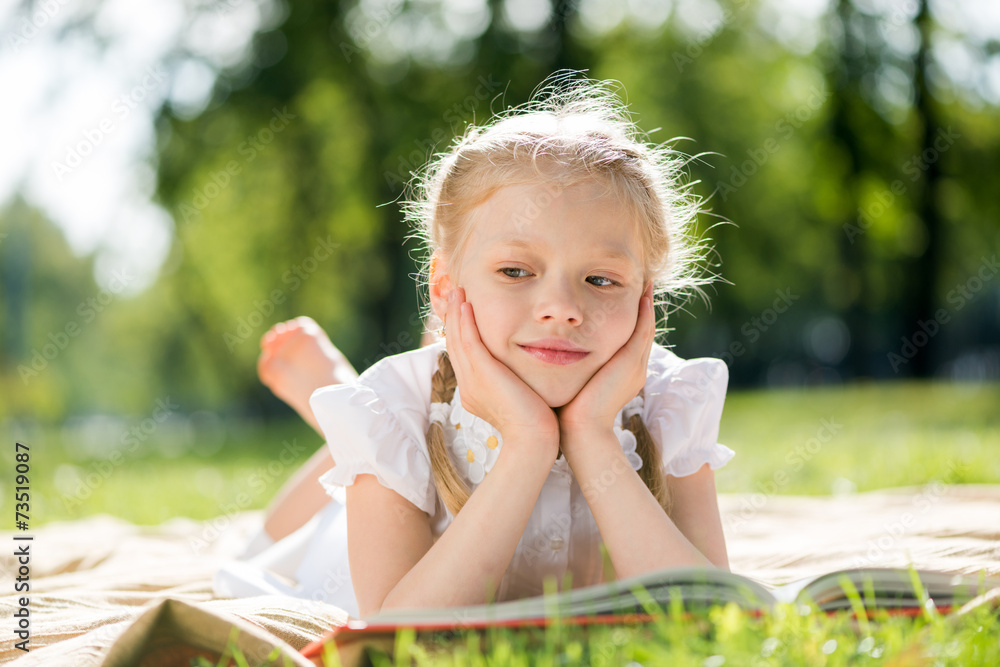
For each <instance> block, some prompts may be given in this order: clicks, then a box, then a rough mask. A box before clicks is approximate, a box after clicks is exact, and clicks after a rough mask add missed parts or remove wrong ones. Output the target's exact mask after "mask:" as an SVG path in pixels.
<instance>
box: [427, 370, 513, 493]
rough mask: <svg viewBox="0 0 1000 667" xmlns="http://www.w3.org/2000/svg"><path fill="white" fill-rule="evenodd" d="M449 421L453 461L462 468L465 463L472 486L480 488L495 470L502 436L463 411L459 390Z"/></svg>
mask: <svg viewBox="0 0 1000 667" xmlns="http://www.w3.org/2000/svg"><path fill="white" fill-rule="evenodd" d="M432 410H433V408H432ZM448 421H449V422H450V424H451V428H450V429H449V430H451V431H452V435H451V437H452V440H451V448H452V452H453V453H454V456H453V457H452V458H453V460H455V461H457V462H458V464H459V466H460V468H461V467H462V465H463V463H464V468H465V474H466V477H468V478H469V481H470V482H472V483H473V484H479V483H480V482H482V481H483V480H484V479H486V473H488V472H489V471H490V470H492V469H493V465H494V464H495V463H496V462H497V458H498V457H499V456H500V449H501V447H502V446H503V439H502V438H501V437H500V432H499V431H497V430H496V429H495V428H493V425H492V424H490V423H489V422H488V421H486V420H485V419H480V418H479V417H477V416H476V415H474V414H472V413H471V412H469V411H467V410H466V409H465V408H463V407H462V399H461V397H460V396H459V394H458V388H457V387H456V388H455V396H454V397H453V398H452V405H451V418H450V419H449V420H448Z"/></svg>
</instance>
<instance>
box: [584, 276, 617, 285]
mask: <svg viewBox="0 0 1000 667" xmlns="http://www.w3.org/2000/svg"><path fill="white" fill-rule="evenodd" d="M587 282H589V283H590V284H591V285H594V286H595V287H611V286H613V285H621V283H618V282H616V281H614V280H612V279H611V278H605V277H604V276H587Z"/></svg>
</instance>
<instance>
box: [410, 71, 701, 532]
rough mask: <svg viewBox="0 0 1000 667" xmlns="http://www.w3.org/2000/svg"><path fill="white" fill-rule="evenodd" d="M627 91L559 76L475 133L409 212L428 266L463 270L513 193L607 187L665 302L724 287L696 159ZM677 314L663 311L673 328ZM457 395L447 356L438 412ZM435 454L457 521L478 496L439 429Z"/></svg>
mask: <svg viewBox="0 0 1000 667" xmlns="http://www.w3.org/2000/svg"><path fill="white" fill-rule="evenodd" d="M615 88H616V86H615V84H614V83H613V82H599V81H593V80H590V79H586V78H579V77H578V76H577V73H574V72H559V73H556V74H555V75H553V76H552V77H550V78H549V79H548V80H547V81H546V82H544V83H543V84H542V86H540V87H539V88H538V89H537V90H536V91H535V93H534V94H533V95H532V99H531V100H530V101H529V102H528V103H527V104H525V105H524V106H522V107H518V108H512V109H509V110H508V111H507V112H505V113H501V114H499V115H498V116H497V117H496V118H495V119H494V120H493V121H492V122H491V123H489V124H487V125H484V126H480V127H476V126H470V127H469V128H468V129H467V130H466V132H465V134H464V135H463V136H461V137H459V138H457V139H456V141H455V142H454V144H453V146H452V147H451V149H450V150H448V151H446V152H444V153H440V154H438V155H437V156H435V158H434V159H433V160H431V162H430V163H429V164H428V165H427V167H426V168H425V170H424V171H423V172H422V173H420V174H417V175H416V180H415V182H414V183H413V184H412V185H411V192H410V196H409V198H408V202H406V203H404V205H403V207H404V211H405V213H406V217H407V220H408V221H409V222H410V223H411V225H412V226H413V227H414V228H415V235H416V236H418V237H421V238H422V239H423V240H424V243H425V244H426V248H427V250H428V252H427V259H428V262H429V261H430V258H431V257H432V256H433V255H434V254H435V253H438V254H442V255H444V257H446V258H447V260H448V263H449V265H452V266H457V265H458V264H459V257H460V256H461V253H462V251H463V249H464V246H465V242H466V240H467V239H468V237H469V234H470V231H471V229H472V228H473V226H474V222H475V212H476V208H477V207H478V206H480V205H481V204H483V203H484V202H486V201H487V200H488V199H489V198H490V197H492V196H493V195H494V194H495V193H496V192H497V191H498V190H499V189H500V188H502V187H506V186H510V185H516V184H538V183H542V184H547V185H552V186H554V187H560V188H561V187H569V186H572V185H576V184H578V183H584V182H597V183H600V184H603V185H604V186H605V188H606V190H605V194H607V195H610V196H613V197H616V198H617V199H618V201H619V202H621V203H623V204H624V205H625V206H626V207H627V209H628V210H629V211H631V212H632V214H633V215H632V218H633V219H634V220H635V221H637V222H638V232H639V239H640V242H641V244H642V248H643V251H644V252H643V254H644V256H643V264H644V267H645V273H646V275H645V279H646V280H647V281H649V280H652V281H653V285H654V294H655V296H656V297H657V298H656V301H657V302H658V303H659V304H661V305H667V306H673V307H678V306H679V304H680V303H683V300H684V299H685V298H686V297H687V296H688V295H690V294H691V293H700V286H701V285H703V284H707V283H708V282H710V281H711V280H712V279H713V277H712V276H707V277H706V276H705V275H704V270H703V267H702V266H701V264H702V259H703V256H704V251H705V250H706V246H705V245H703V244H702V243H700V242H698V241H696V240H695V237H694V233H693V228H694V224H695V220H696V217H697V215H698V213H699V211H700V210H701V199H700V198H698V197H697V196H695V195H694V194H693V193H692V192H691V185H692V183H688V182H686V181H685V179H684V178H683V175H684V174H683V171H684V167H685V166H686V164H687V161H688V158H687V157H686V156H684V155H682V154H680V153H678V152H676V151H674V150H673V149H672V148H670V147H668V146H667V145H665V144H662V145H654V144H651V143H649V142H648V140H647V138H646V135H645V134H643V133H641V132H640V130H639V129H638V127H637V126H636V124H635V123H634V121H633V120H632V118H631V115H630V113H629V112H628V110H627V108H626V106H625V105H624V104H623V103H622V102H621V101H620V100H619V99H618V97H617V96H616V90H615ZM425 275H426V273H425ZM668 299H669V301H668ZM669 310H670V308H666V309H663V311H662V312H663V316H664V318H666V314H667V313H668V311H669ZM454 387H455V376H454V372H453V371H452V369H451V364H450V362H448V360H447V355H442V358H441V360H440V362H439V365H438V370H437V372H436V373H435V374H434V378H433V380H432V391H433V395H434V397H433V398H432V399H431V400H432V401H435V402H450V401H451V398H452V395H453V394H454ZM630 422H631V423H629V424H626V425H625V426H626V428H629V429H630V430H632V432H633V433H635V435H636V440H637V443H638V444H637V447H636V452H637V453H638V454H639V456H640V457H641V458H642V461H643V465H642V467H641V468H640V470H639V473H640V476H641V477H642V479H643V481H645V483H646V485H647V486H648V487H649V489H650V491H651V492H652V493H653V495H654V496H655V497H656V499H657V500H658V501H659V503H660V505H661V506H662V507H663V508H664V510H665V511H666V512H667V513H668V514H669V511H670V498H669V493H668V490H667V487H666V480H665V477H664V472H663V467H662V465H661V462H660V456H659V452H658V448H657V446H656V443H655V442H654V441H653V439H652V437H651V436H650V434H649V431H648V430H647V428H646V426H645V424H643V422H642V419H641V417H639V416H635V417H633V418H632V419H631V420H630ZM427 444H428V449H429V451H430V456H431V467H432V470H433V472H434V483H435V485H436V487H437V490H438V493H439V495H440V496H441V498H442V499H443V500H444V502H445V505H446V506H447V507H448V509H449V510H450V511H451V512H452V514H454V515H457V514H458V511H459V510H461V508H462V506H463V505H464V504H465V501H466V500H467V499H468V497H469V493H470V492H469V489H468V487H467V486H466V485H465V482H464V481H463V480H462V478H461V477H460V476H459V475H458V472H457V470H456V468H455V466H454V463H453V462H452V461H451V458H450V456H449V455H448V451H447V447H446V446H445V443H444V434H443V432H442V429H441V427H440V426H439V425H438V424H436V423H432V424H431V426H430V428H429V429H428V432H427Z"/></svg>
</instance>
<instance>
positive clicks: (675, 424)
mask: <svg viewBox="0 0 1000 667" xmlns="http://www.w3.org/2000/svg"><path fill="white" fill-rule="evenodd" d="M728 384H729V368H728V367H727V366H726V364H725V362H723V361H722V360H721V359H708V358H704V359H689V360H683V359H680V358H679V357H677V356H676V355H674V354H673V353H672V352H670V351H668V350H666V349H664V348H662V347H660V346H658V345H656V346H654V348H653V351H652V352H651V354H650V359H649V375H648V376H647V379H646V387H645V409H644V413H645V415H644V417H645V422H646V427H647V428H648V429H649V432H650V434H651V435H652V436H653V439H654V440H655V441H656V442H657V443H658V444H659V445H660V447H661V448H662V452H663V467H664V470H665V471H666V473H667V474H669V475H673V476H674V477H684V476H686V475H691V474H694V473H695V472H697V471H698V470H699V469H700V468H701V467H702V466H703V465H705V464H706V463H707V464H709V465H710V466H711V467H712V469H713V470H716V469H718V468H721V467H722V466H724V465H725V464H726V463H728V462H729V460H730V459H732V458H733V456H735V452H733V450H731V449H729V448H728V447H726V446H725V445H722V444H719V442H718V438H719V422H720V420H721V419H722V406H723V403H724V402H725V399H726V387H727V386H728Z"/></svg>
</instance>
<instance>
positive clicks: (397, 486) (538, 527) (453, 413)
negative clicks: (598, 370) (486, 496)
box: [214, 342, 733, 617]
mask: <svg viewBox="0 0 1000 667" xmlns="http://www.w3.org/2000/svg"><path fill="white" fill-rule="evenodd" d="M443 349H444V343H443V342H439V343H436V344H434V345H430V346H427V347H424V348H421V349H418V350H414V351H412V352H405V353H403V354H399V355H396V356H393V357H387V358H385V359H383V360H381V361H380V362H378V363H377V364H375V365H374V366H372V367H371V368H369V369H368V370H367V371H365V372H364V373H363V374H362V375H361V377H360V378H359V379H358V382H357V383H355V384H351V385H333V386H329V387H323V388H321V389H318V390H317V391H316V392H315V393H314V394H313V395H312V398H311V400H310V405H311V406H312V410H313V414H315V415H316V419H317V420H318V421H319V425H320V427H321V429H322V430H323V434H324V435H325V436H326V440H327V445H328V446H329V447H330V450H331V453H332V456H333V460H334V461H336V463H337V465H336V466H334V468H332V469H331V470H330V471H329V472H327V473H326V474H324V475H322V476H321V477H320V478H319V481H320V483H321V484H322V485H323V486H324V488H325V489H326V490H327V493H329V494H330V496H331V497H332V498H333V500H332V501H331V502H330V503H329V504H328V505H327V506H326V507H325V508H324V509H323V510H321V511H320V512H319V513H318V514H317V515H316V516H315V517H313V519H312V520H311V521H309V523H307V524H306V525H305V526H303V527H302V528H300V529H299V530H298V531H296V532H295V533H293V534H292V535H289V536H288V537H286V538H285V539H283V540H281V541H279V542H278V543H277V544H274V545H273V546H270V547H269V548H267V549H265V550H264V551H263V552H261V553H259V554H257V555H255V556H253V557H252V558H250V559H249V560H248V561H237V562H233V563H230V564H228V565H226V566H225V567H223V568H222V569H221V570H220V571H219V573H218V574H217V575H216V577H215V581H214V588H215V592H216V594H217V595H219V596H222V597H244V596H249V595H259V594H275V593H278V594H286V595H294V596H296V597H303V598H309V599H313V600H317V601H322V602H327V603H330V604H333V605H336V606H338V607H341V608H342V609H344V610H346V611H347V612H348V613H349V614H351V616H352V617H356V616H357V615H358V606H357V600H356V599H355V597H354V589H353V586H352V584H351V576H350V566H349V563H348V558H347V520H346V519H347V512H346V511H345V503H346V492H345V487H346V486H349V485H351V484H353V483H354V479H355V477H356V476H357V475H359V474H373V475H375V477H376V478H377V479H378V481H379V483H381V484H382V485H383V486H385V487H387V488H389V489H392V490H394V491H396V492H397V493H398V494H400V495H401V496H402V497H404V498H406V499H407V500H409V501H410V502H411V503H413V504H414V505H415V506H417V507H418V508H420V509H421V510H423V511H424V512H426V513H427V515H428V517H429V518H430V523H431V530H432V533H433V535H434V538H435V539H436V538H437V537H439V536H440V535H441V534H442V533H443V532H444V531H445V529H446V528H447V527H448V525H449V524H450V523H451V521H452V519H453V518H454V517H453V516H452V514H451V512H449V511H448V509H447V508H446V507H445V506H444V503H443V502H441V500H440V498H439V497H438V494H437V490H436V488H435V486H434V482H433V480H432V476H431V467H430V459H429V456H428V453H427V445H426V441H425V434H426V433H427V428H428V426H429V422H430V419H432V418H433V419H435V420H438V421H440V422H442V424H443V426H444V433H445V441H446V443H447V445H448V447H449V451H450V452H451V454H452V460H453V461H454V462H455V465H456V467H457V468H458V470H459V472H460V474H462V475H463V476H464V478H465V481H466V483H467V484H468V485H469V488H470V489H471V490H473V491H474V490H475V488H476V487H477V485H478V484H479V482H481V481H482V480H483V478H484V476H485V475H486V474H488V473H489V470H490V469H491V468H492V466H493V464H494V463H495V461H496V459H497V457H498V455H499V453H500V450H501V449H502V447H503V440H502V438H501V437H500V433H499V432H498V431H497V430H496V429H494V428H493V427H492V426H491V425H490V424H489V423H488V422H486V421H484V420H482V419H479V418H478V417H476V416H474V415H472V414H471V413H469V412H467V411H466V410H464V409H463V408H462V403H461V399H460V395H459V391H458V390H457V389H456V391H455V396H454V399H453V400H452V402H451V404H436V405H433V406H432V404H431V382H430V380H431V376H432V375H433V374H434V372H435V370H437V363H438V355H439V354H440V352H441V351H442V350H443ZM728 379H729V373H728V368H727V367H726V365H725V363H724V362H722V361H721V360H719V359H691V360H683V359H681V358H679V357H678V356H676V355H675V354H673V353H672V352H670V351H669V350H666V349H664V348H663V347H661V346H659V345H654V346H653V349H652V351H651V353H650V357H649V371H648V373H647V375H646V385H645V390H644V393H643V398H639V399H636V400H634V401H632V402H630V403H629V404H628V405H626V406H625V407H624V408H623V409H622V411H621V412H620V413H619V414H618V417H617V420H616V426H615V433H616V435H617V436H618V438H619V441H620V442H621V443H622V448H623V450H624V451H625V453H626V456H627V458H628V460H629V461H630V462H631V463H632V466H633V468H635V469H636V470H638V469H639V468H640V467H641V465H642V460H641V459H640V457H639V456H638V455H637V454H636V453H635V437H634V436H633V435H632V434H631V433H630V432H629V431H626V430H623V429H622V428H621V423H622V421H621V420H622V417H623V414H624V415H625V417H628V416H630V415H631V414H632V413H633V412H636V411H638V412H641V414H642V417H643V420H644V421H645V423H646V426H647V428H648V429H649V431H650V433H651V435H652V436H653V439H654V440H655V441H656V442H657V443H658V444H659V445H660V447H661V450H662V461H663V466H664V470H665V471H666V472H667V473H668V474H670V475H673V476H675V477H683V476H686V475H690V474H692V473H694V472H696V471H697V470H699V469H700V468H701V467H702V466H703V465H704V464H706V463H708V464H709V465H710V466H711V467H712V469H717V468H719V467H721V466H723V465H725V464H726V463H727V462H729V460H730V459H731V458H732V457H733V451H732V450H731V449H729V448H728V447H726V446H724V445H721V444H719V443H718V442H717V438H718V434H719V420H720V418H721V416H722V406H723V402H724V400H725V395H726V386H727V383H728ZM470 459H471V460H470ZM600 545H601V538H600V532H599V531H598V529H597V524H596V523H595V521H594V517H593V514H591V512H590V507H589V506H588V505H587V501H586V500H585V498H584V495H583V492H582V491H581V488H580V485H579V484H578V482H577V480H576V478H575V477H574V475H573V472H572V470H571V469H570V467H569V465H568V464H567V462H566V459H565V458H564V457H560V458H559V459H558V460H557V461H556V462H555V464H554V465H553V466H552V470H551V472H550V473H549V477H548V479H547V480H546V481H545V484H544V486H543V487H542V490H541V492H540V494H539V497H538V501H537V502H536V504H535V507H534V510H533V511H532V514H531V517H530V519H529V520H528V524H527V526H526V528H525V531H524V534H523V535H522V536H521V540H520V542H519V543H518V545H517V549H516V550H515V552H514V556H513V558H512V559H511V562H510V565H509V566H508V567H507V571H506V573H505V574H504V576H503V578H502V580H501V582H500V586H499V589H498V590H497V600H500V601H502V600H511V599H516V598H522V597H528V596H534V595H541V594H542V593H543V582H544V580H545V579H546V577H548V576H554V577H555V578H556V581H557V583H561V582H562V580H563V576H564V575H565V574H566V573H570V574H571V575H572V586H573V587H574V588H578V587H580V586H586V585H590V584H595V583H598V582H599V581H600V579H601V569H602V568H601V555H600Z"/></svg>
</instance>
